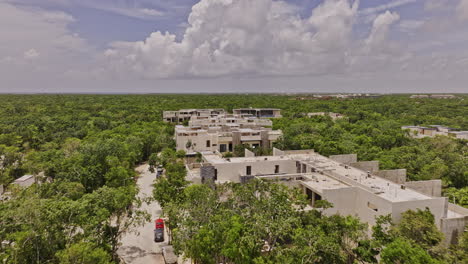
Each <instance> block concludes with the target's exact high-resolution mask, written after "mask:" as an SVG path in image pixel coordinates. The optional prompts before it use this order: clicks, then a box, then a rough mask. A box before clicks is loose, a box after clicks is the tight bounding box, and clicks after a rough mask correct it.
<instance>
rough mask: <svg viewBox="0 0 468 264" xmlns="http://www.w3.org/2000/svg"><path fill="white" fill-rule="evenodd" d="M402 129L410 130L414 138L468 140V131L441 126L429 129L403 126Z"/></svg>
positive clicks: (432, 126)
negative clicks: (442, 137)
mask: <svg viewBox="0 0 468 264" xmlns="http://www.w3.org/2000/svg"><path fill="white" fill-rule="evenodd" d="M401 129H408V130H409V131H410V135H411V136H412V137H414V138H423V137H435V136H447V137H453V138H458V139H468V131H457V130H454V129H453V128H450V127H446V126H441V125H431V126H429V127H423V126H403V127H401Z"/></svg>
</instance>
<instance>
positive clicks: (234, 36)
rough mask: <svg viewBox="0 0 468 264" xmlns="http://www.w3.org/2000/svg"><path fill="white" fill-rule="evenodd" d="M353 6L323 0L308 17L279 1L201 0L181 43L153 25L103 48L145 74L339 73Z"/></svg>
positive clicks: (113, 60)
mask: <svg viewBox="0 0 468 264" xmlns="http://www.w3.org/2000/svg"><path fill="white" fill-rule="evenodd" d="M356 13H357V4H354V5H351V4H350V3H349V2H348V1H347V0H327V1H325V2H324V3H323V4H322V5H320V6H319V7H317V8H316V9H314V10H313V12H312V15H311V16H310V18H308V19H301V18H300V17H299V16H298V15H296V13H295V8H294V6H291V5H289V4H287V3H285V2H280V1H272V0H256V1H251V0H237V1H233V0H202V1H200V2H199V3H198V4H196V5H195V6H194V7H193V8H192V13H191V14H190V16H189V19H188V22H189V26H188V28H187V29H186V31H185V34H184V36H183V39H182V40H181V41H180V42H177V41H176V37H175V35H172V34H169V33H162V32H155V33H152V34H151V35H150V36H149V37H148V38H147V39H146V40H145V41H141V42H130V43H128V42H127V43H124V42H116V43H113V44H112V47H111V49H110V51H108V52H106V55H107V57H108V59H109V62H110V64H111V65H112V67H113V68H114V69H115V70H117V71H119V72H133V73H136V74H138V75H142V76H144V77H147V78H178V77H218V76H225V75H230V76H260V75H306V74H312V75H313V74H325V73H327V72H330V71H333V72H341V71H343V70H344V69H345V68H346V59H347V49H348V44H349V41H350V39H351V33H352V27H353V23H354V20H355V17H356Z"/></svg>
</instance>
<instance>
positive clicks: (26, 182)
mask: <svg viewBox="0 0 468 264" xmlns="http://www.w3.org/2000/svg"><path fill="white" fill-rule="evenodd" d="M34 182H35V179H34V175H24V176H22V177H20V178H18V179H16V180H15V181H14V182H13V183H12V184H16V185H19V186H21V187H29V186H31V185H33V183H34Z"/></svg>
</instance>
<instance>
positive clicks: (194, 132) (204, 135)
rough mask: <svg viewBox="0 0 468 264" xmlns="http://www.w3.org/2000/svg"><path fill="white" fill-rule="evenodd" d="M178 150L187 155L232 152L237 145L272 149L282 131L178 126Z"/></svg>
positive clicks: (176, 132) (176, 130) (176, 131)
mask: <svg viewBox="0 0 468 264" xmlns="http://www.w3.org/2000/svg"><path fill="white" fill-rule="evenodd" d="M175 134H176V146H177V150H184V151H186V152H187V154H193V153H196V152H206V151H219V152H220V153H224V152H232V151H233V150H234V148H235V146H237V145H241V144H247V145H249V146H250V147H252V148H271V147H272V146H273V143H274V142H275V141H277V140H278V139H279V138H280V137H281V136H282V132H281V130H271V128H261V127H260V128H238V127H234V128H233V127H229V126H221V127H209V128H207V129H203V128H199V127H184V126H176V129H175Z"/></svg>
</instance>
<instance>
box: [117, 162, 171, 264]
mask: <svg viewBox="0 0 468 264" xmlns="http://www.w3.org/2000/svg"><path fill="white" fill-rule="evenodd" d="M148 168H149V166H148V165H146V164H145V165H141V166H139V167H138V168H137V169H136V170H137V171H138V172H139V173H140V177H139V179H138V182H137V184H138V186H139V188H140V193H139V195H138V196H139V197H140V198H146V197H152V195H153V194H152V192H153V186H152V184H153V182H154V180H155V178H156V173H151V172H149V171H148ZM140 209H142V210H145V211H146V212H148V213H149V214H150V215H151V221H150V222H148V223H145V224H144V225H142V226H139V227H137V228H136V229H135V232H132V233H127V234H125V235H124V236H123V238H122V240H121V242H122V246H121V247H120V248H119V250H118V251H117V252H118V254H119V256H120V257H121V258H122V259H123V260H124V261H125V262H126V263H127V264H153V263H155V264H163V263H164V259H163V257H162V254H161V247H162V246H166V245H167V243H166V242H163V243H155V242H154V240H153V239H154V235H153V230H154V220H155V219H157V218H159V216H160V215H161V206H160V205H159V204H158V203H157V202H152V203H150V204H146V203H143V205H142V206H141V208H140ZM165 239H167V236H166V237H165Z"/></svg>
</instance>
